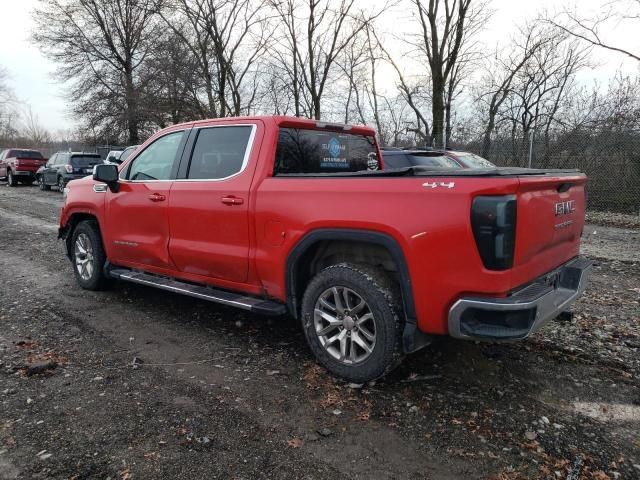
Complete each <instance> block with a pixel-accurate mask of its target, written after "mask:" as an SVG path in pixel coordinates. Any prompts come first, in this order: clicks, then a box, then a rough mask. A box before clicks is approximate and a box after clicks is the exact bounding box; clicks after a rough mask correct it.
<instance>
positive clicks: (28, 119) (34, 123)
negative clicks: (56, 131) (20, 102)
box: [21, 105, 52, 146]
mask: <svg viewBox="0 0 640 480" xmlns="http://www.w3.org/2000/svg"><path fill="white" fill-rule="evenodd" d="M22 118H23V119H22V129H21V130H22V136H24V137H26V140H28V142H29V144H30V145H34V146H42V145H44V144H45V143H47V142H50V141H51V140H52V137H51V132H49V131H48V130H47V129H46V128H44V127H43V126H42V124H41V123H40V119H39V118H38V115H37V114H36V113H34V111H33V109H32V108H31V105H27V106H26V107H25V108H24V113H23V115H22Z"/></svg>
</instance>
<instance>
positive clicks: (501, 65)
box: [478, 28, 549, 157]
mask: <svg viewBox="0 0 640 480" xmlns="http://www.w3.org/2000/svg"><path fill="white" fill-rule="evenodd" d="M520 36H521V37H522V39H519V38H515V39H514V40H513V42H512V47H511V48H510V49H509V50H508V51H507V53H506V54H504V56H500V55H499V53H498V52H497V51H496V54H495V56H494V58H493V59H489V61H488V62H487V64H486V74H485V76H484V79H483V80H484V82H485V86H482V87H480V88H481V89H482V91H481V92H480V94H479V95H478V99H479V100H480V101H481V102H484V103H485V104H486V117H485V127H484V133H483V139H482V150H481V155H482V156H483V157H487V156H488V155H489V151H490V149H491V136H492V134H493V132H494V129H495V127H496V117H497V115H498V112H499V111H500V108H501V107H502V104H503V102H504V101H505V100H506V99H507V96H508V95H509V94H510V93H512V84H513V82H514V80H515V79H516V76H517V75H518V74H519V73H520V71H521V70H522V69H523V68H524V67H525V65H526V64H527V62H529V61H530V59H531V57H532V56H533V55H534V54H535V52H536V51H537V49H538V48H540V46H541V45H542V44H544V43H545V42H547V41H549V38H546V37H544V36H542V35H541V34H540V32H539V31H538V30H536V29H533V28H524V29H521V30H520Z"/></svg>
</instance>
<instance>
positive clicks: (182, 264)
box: [59, 116, 591, 383]
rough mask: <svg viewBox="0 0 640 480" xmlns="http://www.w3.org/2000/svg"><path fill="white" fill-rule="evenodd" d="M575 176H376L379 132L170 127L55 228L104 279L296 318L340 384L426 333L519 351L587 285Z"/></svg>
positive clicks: (67, 208) (89, 187) (305, 124)
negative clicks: (515, 345)
mask: <svg viewBox="0 0 640 480" xmlns="http://www.w3.org/2000/svg"><path fill="white" fill-rule="evenodd" d="M585 182H586V178H585V176H584V175H582V174H581V173H579V172H576V171H560V170H530V169H513V168H510V169H501V168H489V169H478V170H473V169H446V168H431V167H420V166H414V167H407V168H400V169H388V170H385V169H384V165H383V164H382V161H381V156H380V149H379V147H378V144H377V142H376V138H375V132H374V131H373V130H372V129H370V128H367V127H359V126H349V125H337V124H329V123H323V122H316V121H311V120H303V119H299V118H289V117H277V116H276V117H246V118H225V119H217V120H207V121H199V122H192V123H185V124H182V125H175V126H172V127H169V128H167V129H164V130H162V131H160V132H158V133H157V134H156V135H154V136H153V137H151V138H150V139H149V140H147V141H146V142H145V144H144V145H142V146H141V147H140V148H138V149H137V150H136V152H135V153H134V154H133V155H131V157H129V158H128V159H127V160H126V161H125V162H124V163H123V164H122V165H106V164H102V165H97V166H96V167H95V168H94V171H93V177H91V176H89V177H85V178H83V179H80V180H74V181H72V182H70V183H69V184H68V186H67V188H66V192H65V193H66V198H65V204H64V206H63V208H62V211H61V216H60V231H59V235H60V237H61V238H63V239H64V240H65V245H66V251H67V255H68V256H69V258H70V260H71V262H72V264H73V270H74V274H75V277H76V279H77V281H78V283H79V284H80V286H81V287H82V288H85V289H90V290H96V289H100V288H102V287H104V286H105V285H106V284H107V283H108V282H109V280H111V279H120V280H123V281H129V282H135V283H138V284H142V285H149V286H153V287H156V288H160V289H164V290H167V291H171V292H176V293H181V294H185V295H191V296H193V297H197V298H200V299H204V300H210V301H213V302H219V303H221V304H225V305H231V306H234V307H239V308H242V309H246V310H250V311H253V312H257V313H261V314H267V315H281V314H285V313H286V312H288V313H289V314H290V315H292V316H294V317H295V318H297V319H299V320H300V322H301V326H302V328H303V330H304V333H305V336H306V339H307V341H308V344H309V347H310V349H311V351H312V352H313V354H314V355H315V356H316V358H317V359H318V361H319V362H320V363H321V364H322V365H323V366H325V367H326V368H327V369H328V370H329V371H331V372H332V373H334V374H336V375H338V376H341V377H343V378H345V379H347V380H349V381H352V382H358V383H361V382H365V381H369V380H372V379H375V378H378V377H380V376H382V375H384V374H385V373H386V372H388V371H389V370H390V369H391V368H392V367H393V366H394V365H396V364H398V362H399V360H400V359H401V358H402V356H403V355H404V354H407V353H410V352H413V351H415V350H417V349H419V348H420V347H422V346H424V345H426V344H428V343H429V341H430V339H432V338H433V336H434V335H447V334H448V335H451V336H453V337H455V338H459V339H471V340H487V341H514V340H521V339H524V338H526V337H527V336H528V335H530V334H531V333H532V332H535V331H536V330H538V329H539V328H540V327H541V326H542V325H544V324H545V322H547V321H549V320H551V319H553V318H555V317H556V316H557V315H558V314H560V313H561V312H563V311H564V310H565V309H567V308H568V307H569V305H570V304H571V303H572V302H573V301H574V300H575V299H576V297H578V296H579V295H580V294H581V293H582V292H583V290H584V289H585V287H586V284H587V279H588V276H589V272H590V268H591V263H590V262H589V261H588V260H586V259H585V258H583V257H581V256H580V255H579V254H580V236H581V233H582V229H583V223H584V212H585V190H584V187H585Z"/></svg>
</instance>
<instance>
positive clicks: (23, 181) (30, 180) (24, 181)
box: [21, 178, 33, 187]
mask: <svg viewBox="0 0 640 480" xmlns="http://www.w3.org/2000/svg"><path fill="white" fill-rule="evenodd" d="M21 182H22V184H23V185H26V186H28V187H30V186H31V185H33V178H30V179H28V180H21Z"/></svg>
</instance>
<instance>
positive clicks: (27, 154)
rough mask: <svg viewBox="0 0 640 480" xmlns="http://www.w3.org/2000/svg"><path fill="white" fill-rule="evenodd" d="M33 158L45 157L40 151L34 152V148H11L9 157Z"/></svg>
mask: <svg viewBox="0 0 640 480" xmlns="http://www.w3.org/2000/svg"><path fill="white" fill-rule="evenodd" d="M11 157H15V158H33V159H41V158H44V157H43V156H42V154H41V153H40V152H34V151H33V150H11V151H10V152H9V155H7V158H11Z"/></svg>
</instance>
